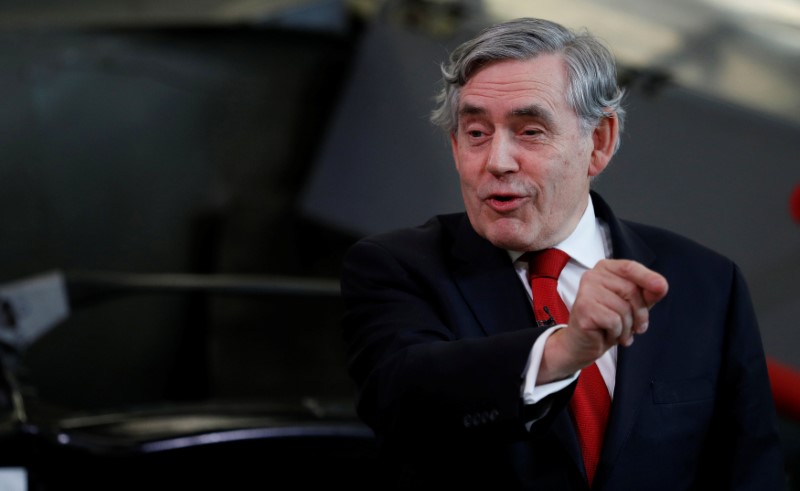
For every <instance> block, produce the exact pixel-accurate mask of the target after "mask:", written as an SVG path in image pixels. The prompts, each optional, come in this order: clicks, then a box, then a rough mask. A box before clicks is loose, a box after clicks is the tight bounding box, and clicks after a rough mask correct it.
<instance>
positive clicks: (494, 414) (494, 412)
mask: <svg viewBox="0 0 800 491" xmlns="http://www.w3.org/2000/svg"><path fill="white" fill-rule="evenodd" d="M498 416H500V412H499V411H498V410H497V409H492V410H491V411H489V421H494V420H496V419H497V417H498Z"/></svg>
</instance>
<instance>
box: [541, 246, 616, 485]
mask: <svg viewBox="0 0 800 491" xmlns="http://www.w3.org/2000/svg"><path fill="white" fill-rule="evenodd" d="M568 261H569V255H567V254H566V253H565V252H563V251H560V250H558V249H545V250H543V251H539V252H536V253H533V254H532V255H531V256H530V258H529V263H528V264H529V267H528V271H529V273H528V274H529V277H530V282H531V290H532V291H533V313H534V316H535V317H536V320H537V321H539V322H540V323H542V322H546V321H548V320H550V319H551V318H552V320H553V321H555V323H556V324H566V323H567V322H568V321H569V310H567V306H566V305H564V301H563V300H561V297H560V296H559V294H558V291H557V289H556V288H557V286H558V277H559V275H560V274H561V270H562V269H564V266H566V264H567V262H568ZM610 406H611V397H610V396H609V395H608V388H607V387H606V384H605V382H604V381H603V377H602V375H600V370H598V369H597V364H596V363H592V364H591V365H589V366H588V367H586V368H584V369H583V370H581V374H580V376H579V377H578V386H577V387H576V388H575V394H574V395H573V396H572V399H571V400H570V408H571V409H572V415H573V418H574V420H575V429H576V430H577V432H578V441H579V442H580V445H581V453H582V454H583V465H584V467H585V468H586V476H587V478H588V479H589V486H591V485H592V481H593V480H594V473H595V470H596V469H597V463H598V462H599V461H600V449H601V448H602V447H603V434H604V433H605V428H606V421H607V420H608V413H609V408H610Z"/></svg>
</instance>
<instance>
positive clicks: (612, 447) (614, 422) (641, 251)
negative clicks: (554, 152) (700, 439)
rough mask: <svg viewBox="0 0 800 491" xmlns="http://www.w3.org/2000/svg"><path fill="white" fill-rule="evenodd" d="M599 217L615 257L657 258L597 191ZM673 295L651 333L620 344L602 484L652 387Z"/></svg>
mask: <svg viewBox="0 0 800 491" xmlns="http://www.w3.org/2000/svg"><path fill="white" fill-rule="evenodd" d="M592 198H593V200H594V206H595V210H596V214H597V216H598V217H600V218H601V219H603V220H604V221H605V222H606V223H607V224H608V226H609V231H610V233H611V240H612V244H613V250H614V257H615V258H619V259H632V260H635V261H638V262H640V263H642V264H644V265H645V266H650V265H651V264H652V263H653V261H654V260H655V256H654V253H653V252H652V250H651V249H650V248H649V247H648V246H647V245H646V244H645V243H644V242H642V241H641V239H640V238H639V237H638V236H637V235H636V234H635V233H634V232H633V231H632V230H631V229H630V228H629V227H628V226H626V225H625V224H624V223H622V222H621V221H619V220H618V219H617V218H616V217H615V216H614V214H613V213H612V212H611V210H610V208H609V207H608V205H607V204H606V203H605V202H604V201H603V200H602V199H601V198H600V197H599V196H597V195H596V194H594V193H593V194H592ZM668 311H669V297H666V298H665V299H664V300H662V301H661V302H659V303H658V304H657V305H656V306H655V307H653V309H652V310H651V311H650V320H649V328H648V331H647V334H645V335H643V336H638V337H637V338H636V342H635V343H634V344H633V346H631V347H630V348H624V347H621V346H620V347H619V348H618V351H617V371H616V383H615V388H614V401H613V403H612V405H611V414H610V417H609V421H608V427H607V428H606V434H605V439H604V442H603V452H602V454H601V458H600V464H599V467H598V471H597V476H596V478H595V482H596V483H597V485H600V484H601V483H602V481H603V480H604V479H605V477H606V476H607V474H609V472H610V470H611V469H612V468H613V465H614V462H615V461H616V460H617V458H618V457H619V454H620V451H621V450H622V448H623V446H624V445H625V442H626V441H627V439H628V437H629V436H630V434H631V431H632V430H633V425H634V423H635V421H636V415H637V413H638V411H639V405H640V404H641V401H642V398H643V396H644V394H645V392H647V391H648V390H649V388H650V380H651V378H652V373H653V369H654V367H655V366H656V363H657V359H658V354H659V352H660V347H661V346H663V345H664V343H663V342H662V339H664V338H665V337H666V336H668V329H669V324H668V323H667V322H666V319H668V318H669V316H668V315H667V312H668Z"/></svg>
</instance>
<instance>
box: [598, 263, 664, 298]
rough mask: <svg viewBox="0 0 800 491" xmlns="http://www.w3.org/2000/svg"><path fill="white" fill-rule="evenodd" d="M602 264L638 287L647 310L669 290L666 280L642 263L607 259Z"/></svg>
mask: <svg viewBox="0 0 800 491" xmlns="http://www.w3.org/2000/svg"><path fill="white" fill-rule="evenodd" d="M602 263H603V264H602V267H604V268H605V269H607V270H608V271H609V272H611V273H613V274H616V275H618V276H621V277H622V278H625V279H626V280H628V281H630V282H631V283H633V284H635V285H636V286H638V287H639V288H640V289H641V290H642V297H643V298H644V300H645V302H646V303H647V307H648V308H651V307H652V306H653V305H655V304H656V302H658V301H659V300H661V299H662V298H664V297H665V296H666V294H667V291H668V290H669V284H668V283H667V279H666V278H664V276H662V275H661V274H659V273H657V272H655V271H653V270H652V269H650V268H648V267H646V266H645V265H643V264H642V263H639V262H636V261H632V260H630V259H607V260H605V261H602Z"/></svg>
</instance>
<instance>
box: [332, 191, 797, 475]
mask: <svg viewBox="0 0 800 491" xmlns="http://www.w3.org/2000/svg"><path fill="white" fill-rule="evenodd" d="M592 198H593V200H594V205H595V210H596V213H597V215H598V216H599V217H600V218H601V219H602V220H604V221H605V222H606V223H607V224H608V225H609V227H610V232H611V238H612V241H613V249H614V256H615V257H617V258H629V259H634V260H636V261H639V262H641V263H643V264H644V265H646V266H647V267H649V268H651V269H653V270H655V271H658V272H660V273H661V274H663V275H664V276H665V277H666V278H667V281H668V282H669V286H670V290H669V293H668V295H667V297H666V298H665V299H664V300H662V301H661V302H660V303H658V304H657V305H656V306H655V307H654V308H653V309H652V311H651V314H650V315H651V318H650V328H649V330H648V332H647V333H646V334H644V335H641V336H637V338H636V342H635V343H634V344H633V345H632V346H631V347H630V348H622V347H620V348H619V354H618V360H617V375H616V389H615V392H614V401H613V404H612V409H611V416H610V421H609V426H608V428H607V431H606V437H605V442H604V447H603V452H602V456H601V461H600V464H599V467H598V470H597V475H596V478H595V485H594V489H606V490H643V491H644V490H646V491H652V490H668V491H677V490H684V489H752V490H759V491H763V490H776V489H784V487H785V485H784V474H783V457H782V454H781V450H780V443H779V439H778V434H777V430H776V417H775V412H774V408H773V402H772V397H771V393H770V387H769V382H768V377H767V370H766V363H765V357H764V353H763V349H762V345H761V340H760V335H759V331H758V326H757V323H756V318H755V315H754V312H753V308H752V306H751V302H750V298H749V293H748V291H747V287H746V285H745V281H744V279H743V277H742V275H741V273H740V271H739V270H738V268H737V267H736V266H735V265H734V264H733V263H732V262H731V261H729V260H728V259H726V258H724V257H722V256H720V255H718V254H716V253H714V252H712V251H710V250H708V249H706V248H704V247H702V246H700V245H698V244H696V243H694V242H691V241H689V240H687V239H685V238H682V237H680V236H677V235H675V234H672V233H670V232H667V231H664V230H660V229H657V228H653V227H649V226H645V225H641V224H634V223H629V222H625V221H621V220H619V219H617V218H616V217H615V216H614V215H613V214H612V212H611V210H610V209H609V207H608V206H607V205H606V204H605V202H603V201H602V199H600V198H599V197H598V196H597V195H594V194H593V196H592ZM342 293H343V296H344V299H345V307H346V313H345V316H344V321H343V329H344V331H343V332H344V339H345V342H346V344H347V348H348V367H349V370H350V374H351V376H352V377H353V379H354V381H355V383H356V386H357V389H358V393H357V398H358V399H357V408H358V412H359V415H360V416H361V417H362V418H363V420H364V421H365V422H366V423H367V424H368V425H370V426H371V427H372V428H373V430H374V431H375V433H376V435H377V436H378V439H379V441H380V444H381V448H382V451H383V452H384V456H385V460H384V464H385V468H384V475H385V476H386V479H387V481H386V482H384V483H380V487H383V488H388V487H390V486H394V485H396V486H398V487H406V488H409V489H433V488H436V489H478V488H481V489H537V490H539V489H544V490H580V489H586V488H587V485H586V481H585V477H584V475H585V473H584V470H583V465H582V463H581V459H580V454H579V449H578V445H577V441H576V437H575V432H574V430H573V426H572V424H571V420H570V415H569V411H568V409H567V402H568V400H569V397H570V396H571V393H572V390H571V389H574V387H570V389H567V390H564V391H562V392H560V393H558V394H555V395H554V396H551V397H550V398H549V399H547V400H546V401H544V402H542V403H540V404H537V405H536V406H535V407H533V408H523V407H522V403H521V399H520V387H521V374H522V372H523V370H524V367H525V363H526V360H527V358H528V354H529V351H530V348H531V346H532V344H533V342H534V340H535V339H536V337H537V336H539V334H541V332H542V330H541V329H539V328H536V327H532V326H534V325H535V323H534V319H533V314H532V311H531V307H530V302H529V300H528V298H527V294H526V292H525V289H524V287H523V285H522V284H521V282H520V280H519V278H518V277H517V275H516V273H515V271H514V269H513V267H512V265H511V261H510V259H509V257H508V254H507V253H506V251H504V250H501V249H498V248H496V247H494V246H493V245H492V244H491V243H489V242H488V241H486V240H485V239H483V238H481V237H480V236H478V235H477V234H476V233H475V231H474V230H473V229H472V227H471V226H470V224H469V221H468V219H467V218H466V216H465V215H464V214H453V215H443V216H438V217H435V218H433V219H431V220H430V221H429V222H427V223H426V224H425V225H423V226H421V227H418V228H413V229H407V230H401V231H397V232H392V233H387V234H383V235H379V236H375V237H370V238H366V239H364V240H361V241H360V242H359V243H357V244H356V245H355V246H354V247H353V248H352V249H351V250H350V251H349V253H348V255H347V256H346V259H345V261H344V266H343V274H342ZM531 412H533V413H538V416H543V417H541V418H540V419H538V420H537V421H536V423H535V424H534V425H533V427H532V428H531V430H530V431H527V430H526V428H525V421H526V420H527V419H529V414H530V413H531Z"/></svg>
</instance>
